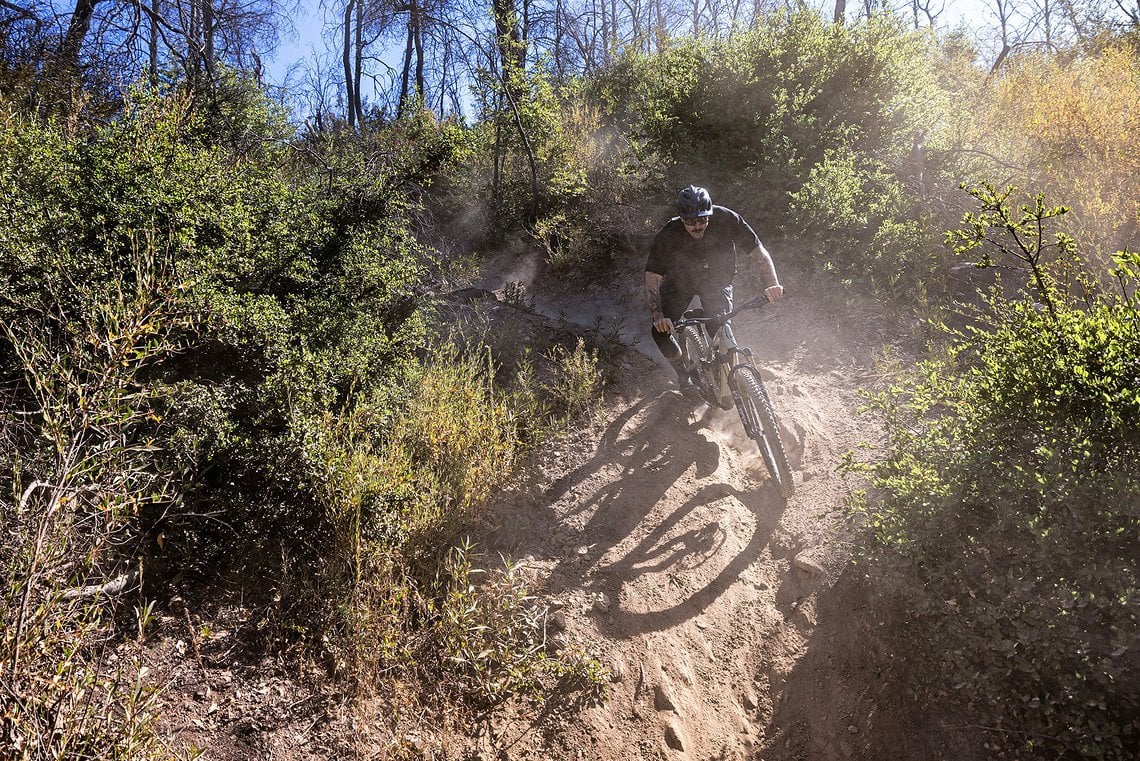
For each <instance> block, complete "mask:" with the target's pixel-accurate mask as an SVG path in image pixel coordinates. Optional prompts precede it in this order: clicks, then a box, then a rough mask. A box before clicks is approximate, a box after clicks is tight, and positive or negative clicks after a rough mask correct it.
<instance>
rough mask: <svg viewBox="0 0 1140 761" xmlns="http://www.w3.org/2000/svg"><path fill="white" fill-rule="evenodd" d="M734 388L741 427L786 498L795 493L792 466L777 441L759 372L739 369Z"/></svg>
mask: <svg viewBox="0 0 1140 761" xmlns="http://www.w3.org/2000/svg"><path fill="white" fill-rule="evenodd" d="M736 388H737V391H738V392H739V393H740V402H741V410H740V414H741V418H742V419H743V422H744V428H745V430H746V431H748V435H749V436H751V437H752V438H753V439H754V440H755V441H756V445H757V446H758V447H759V448H760V456H761V457H763V458H764V464H765V465H766V466H768V472H769V473H770V474H771V476H772V480H773V481H775V482H776V487H777V488H778V489H779V490H780V495H781V496H782V497H783V498H784V499H788V498H789V497H791V496H792V495H793V494H795V492H796V485H795V482H794V481H793V480H792V466H791V464H789V463H788V455H787V453H786V452H785V451H784V444H783V442H781V441H780V424H779V421H777V420H776V412H775V410H774V409H773V408H772V400H771V399H769V398H768V391H767V389H765V388H764V382H763V381H762V380H760V373H758V372H757V371H756V370H755V369H754V368H751V367H742V368H740V369H739V370H738V371H737V372H736Z"/></svg>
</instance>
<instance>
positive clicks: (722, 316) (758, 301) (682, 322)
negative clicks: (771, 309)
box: [673, 296, 772, 328]
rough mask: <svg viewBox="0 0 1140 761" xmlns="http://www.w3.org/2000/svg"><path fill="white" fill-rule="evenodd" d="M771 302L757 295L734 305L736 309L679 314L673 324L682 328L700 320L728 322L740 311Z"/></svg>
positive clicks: (757, 307)
mask: <svg viewBox="0 0 1140 761" xmlns="http://www.w3.org/2000/svg"><path fill="white" fill-rule="evenodd" d="M771 303H772V302H770V301H769V300H768V298H767V297H766V296H757V297H756V298H754V299H752V300H751V301H746V302H744V303H743V304H741V305H740V306H738V307H736V309H732V310H730V311H728V312H717V313H716V314H710V315H704V316H702V317H685V316H684V315H681V319H679V320H674V321H673V326H674V327H678V328H683V327H685V326H686V325H697V324H698V323H702V322H728V321H729V320H731V319H732V318H733V317H735V316H736V315H738V314H740V313H741V312H746V311H748V310H749V309H760V308H761V307H766V306H768V305H769V304H771Z"/></svg>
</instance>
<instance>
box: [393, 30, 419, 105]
mask: <svg viewBox="0 0 1140 761" xmlns="http://www.w3.org/2000/svg"><path fill="white" fill-rule="evenodd" d="M415 39H416V30H415V23H414V21H413V20H412V16H410V15H409V16H408V39H407V42H406V43H405V45H404V71H403V72H402V74H401V76H400V98H399V100H397V101H396V118H397V119H399V118H401V117H402V116H403V115H404V113H405V110H406V109H407V106H408V80H409V79H410V78H411V76H412V49H413V47H414V46H415Z"/></svg>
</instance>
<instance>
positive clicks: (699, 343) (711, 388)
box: [681, 325, 717, 406]
mask: <svg viewBox="0 0 1140 761" xmlns="http://www.w3.org/2000/svg"><path fill="white" fill-rule="evenodd" d="M708 341H709V340H708V336H707V335H706V334H705V332H704V331H703V330H701V329H700V328H698V327H697V326H695V325H686V326H685V328H684V329H683V330H682V331H681V352H682V356H683V357H684V359H685V369H686V370H688V371H689V373H690V374H691V375H692V378H693V383H694V384H696V386H697V389H698V390H699V391H700V392H701V397H702V398H703V399H704V400H705V401H706V402H708V403H709V404H711V405H713V406H716V401H715V399H716V389H717V383H716V376H715V375H713V369H712V367H710V366H709V365H708V363H706V362H703V361H702V358H703V357H705V356H706V355H707V354H708V346H709V342H708Z"/></svg>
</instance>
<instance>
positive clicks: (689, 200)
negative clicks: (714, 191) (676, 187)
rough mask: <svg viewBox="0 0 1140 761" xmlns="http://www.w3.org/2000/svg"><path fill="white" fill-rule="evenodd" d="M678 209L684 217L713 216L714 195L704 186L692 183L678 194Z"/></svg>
mask: <svg viewBox="0 0 1140 761" xmlns="http://www.w3.org/2000/svg"><path fill="white" fill-rule="evenodd" d="M677 210H678V211H680V212H681V217H683V218H684V219H697V218H698V217H711V216H712V196H710V195H709V192H708V191H707V190H705V189H704V188H699V187H697V186H696V185H690V186H689V187H687V188H685V189H684V190H682V191H681V192H680V193H678V194H677Z"/></svg>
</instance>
